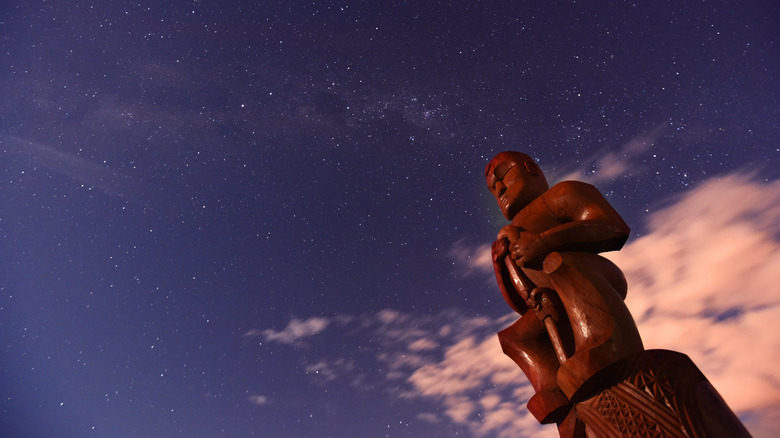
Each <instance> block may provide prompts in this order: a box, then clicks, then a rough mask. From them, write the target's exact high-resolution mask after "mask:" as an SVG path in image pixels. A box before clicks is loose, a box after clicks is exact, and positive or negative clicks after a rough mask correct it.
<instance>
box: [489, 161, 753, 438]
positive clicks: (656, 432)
mask: <svg viewBox="0 0 780 438" xmlns="http://www.w3.org/2000/svg"><path fill="white" fill-rule="evenodd" d="M485 178H486V181H487V185H488V189H489V190H490V192H491V193H492V194H493V195H494V196H495V198H496V200H497V201H498V206H499V208H500V209H501V212H502V213H503V215H504V217H506V219H508V220H509V221H510V223H509V224H508V225H506V226H505V227H503V228H502V229H501V231H500V232H499V233H498V238H497V240H496V241H495V242H494V243H493V247H492V253H493V254H492V255H493V268H494V270H495V273H496V279H497V282H498V286H499V289H500V291H501V294H502V296H503V297H504V300H505V301H506V302H507V304H508V305H509V306H510V307H511V308H512V309H513V310H514V311H515V312H517V313H519V314H520V315H521V316H520V318H519V319H518V320H517V321H516V322H515V323H514V324H512V325H510V326H509V327H507V328H505V329H504V330H502V331H501V332H499V334H498V338H499V341H500V343H501V347H502V349H503V351H504V353H505V354H506V355H507V356H509V357H510V358H512V360H514V361H515V363H517V365H518V366H519V367H520V368H521V369H522V370H523V372H524V373H525V375H526V377H527V378H528V380H529V381H530V382H531V385H532V386H533V388H534V390H535V394H534V396H533V397H531V399H530V400H529V402H528V405H527V407H528V410H529V411H530V412H531V413H532V414H533V415H534V416H535V417H536V419H537V420H538V421H539V422H541V423H545V424H547V423H551V424H552V423H554V424H556V425H557V426H558V431H559V434H560V436H561V437H571V438H574V437H577V438H582V437H623V436H637V437H656V436H657V437H702V438H703V437H748V436H749V434H748V432H747V430H746V429H745V428H744V426H743V425H742V423H740V422H739V420H738V419H737V417H736V415H734V413H733V412H732V411H731V410H730V409H729V408H728V406H727V405H726V404H725V402H723V400H722V399H721V398H720V396H719V395H718V393H717V391H715V389H714V388H713V387H712V385H710V384H709V382H708V381H707V379H706V378H705V377H704V375H703V374H702V373H701V372H700V371H699V369H698V368H697V367H696V365H695V364H693V362H691V361H690V359H689V358H688V357H687V356H685V355H684V354H681V353H676V352H672V351H667V350H645V349H644V347H643V345H642V340H641V337H640V335H639V332H638V330H637V327H636V324H635V323H634V320H633V318H632V317H631V314H630V312H629V311H628V308H626V306H625V304H624V302H623V300H624V299H625V297H626V292H627V285H626V280H625V277H624V276H623V273H622V272H621V271H620V269H619V268H618V267H617V266H615V265H614V264H613V263H612V262H610V261H609V260H607V259H605V258H603V257H601V256H600V255H598V253H600V252H604V251H612V250H619V249H620V248H621V247H622V246H623V244H624V243H625V242H626V240H627V239H628V236H629V232H630V230H629V228H628V226H627V225H626V223H625V222H624V221H623V219H622V218H621V217H620V215H619V214H618V213H617V212H616V211H615V210H614V209H613V208H612V206H611V205H609V203H608V202H607V201H606V199H604V197H603V196H602V195H601V194H600V193H599V191H598V190H597V189H596V188H595V187H593V186H592V185H590V184H586V183H583V182H577V181H564V182H561V183H558V184H556V185H555V186H553V187H549V186H548V183H547V180H546V179H545V177H544V174H543V173H542V171H541V170H540V169H539V167H538V166H537V165H536V163H535V162H534V161H533V159H532V158H531V157H529V156H528V155H526V154H522V153H519V152H502V153H500V154H498V155H497V156H496V157H495V158H493V159H492V160H491V161H490V163H488V165H487V167H486V169H485Z"/></svg>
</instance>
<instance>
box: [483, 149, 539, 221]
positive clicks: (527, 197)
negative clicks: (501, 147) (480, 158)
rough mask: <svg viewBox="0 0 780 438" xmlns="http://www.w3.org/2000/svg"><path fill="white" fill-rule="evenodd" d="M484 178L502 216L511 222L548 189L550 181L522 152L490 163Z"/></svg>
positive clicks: (494, 159)
mask: <svg viewBox="0 0 780 438" xmlns="http://www.w3.org/2000/svg"><path fill="white" fill-rule="evenodd" d="M485 178H486V181H487V185H488V189H489V190H490V192H491V193H492V194H493V196H495V197H496V200H497V201H498V206H499V208H501V213H503V215H504V217H505V218H507V219H509V220H512V218H513V217H515V215H516V214H517V213H519V212H520V210H522V209H523V208H525V206H527V205H528V204H530V203H531V201H533V200H534V199H536V198H537V197H539V196H540V195H541V194H542V193H544V192H545V191H546V190H547V189H548V186H547V179H545V177H544V175H543V174H542V172H541V171H540V170H539V168H538V167H537V166H536V164H535V163H534V162H533V159H531V157H529V156H527V155H525V154H521V153H519V152H502V153H501V154H498V155H497V156H496V157H495V158H493V159H492V160H491V161H490V164H488V167H487V169H486V172H485Z"/></svg>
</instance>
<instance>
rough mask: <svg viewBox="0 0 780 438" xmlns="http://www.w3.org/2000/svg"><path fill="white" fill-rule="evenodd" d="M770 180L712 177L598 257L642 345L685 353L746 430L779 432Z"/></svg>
mask: <svg viewBox="0 0 780 438" xmlns="http://www.w3.org/2000/svg"><path fill="white" fill-rule="evenodd" d="M778 236H780V181H775V182H772V183H769V184H759V183H757V182H755V181H753V180H752V179H751V178H750V177H749V176H747V175H742V174H733V175H727V176H725V177H722V178H716V179H712V180H710V181H707V182H705V183H703V184H701V185H700V186H699V187H698V188H696V189H695V190H692V191H691V192H689V193H687V194H686V195H685V196H684V197H683V198H681V199H680V200H679V201H678V202H676V203H675V204H674V205H672V206H670V207H668V208H666V209H664V210H661V211H659V212H657V213H655V214H654V215H653V216H652V217H651V219H650V223H649V233H648V234H646V235H645V236H643V237H641V238H639V239H637V240H635V241H632V242H630V243H629V244H628V245H626V247H625V248H623V250H622V251H620V252H617V253H610V254H608V255H607V256H608V257H609V258H610V259H612V260H613V261H614V262H615V263H616V264H617V265H618V266H620V267H621V269H623V271H624V272H625V274H626V278H627V279H628V282H629V291H628V297H627V298H626V304H627V305H628V307H629V308H630V309H631V312H632V314H633V315H634V319H635V320H636V322H637V325H638V326H639V331H640V333H641V334H642V338H643V340H644V342H645V347H646V348H666V349H670V350H677V351H681V352H683V353H685V354H687V355H688V356H690V357H691V359H693V361H694V362H696V364H697V365H698V366H699V368H700V369H701V370H702V371H703V372H704V374H705V375H707V377H708V378H709V380H710V381H711V382H712V383H713V385H714V386H715V388H717V389H718V391H719V392H720V394H721V395H722V396H723V398H724V399H725V400H726V402H727V403H728V404H729V405H730V406H731V408H732V409H734V410H735V411H737V413H738V414H741V415H742V416H743V417H745V418H748V419H749V421H748V427H749V428H750V429H751V431H752V432H753V433H754V434H755V435H756V436H761V432H763V431H766V432H768V431H771V430H775V431H776V430H780V418H779V417H778V416H777V415H776V414H774V412H777V411H778V410H780V373H778V372H777V366H776V364H777V363H780V283H779V282H778V278H780V277H778V270H779V269H780V242H778Z"/></svg>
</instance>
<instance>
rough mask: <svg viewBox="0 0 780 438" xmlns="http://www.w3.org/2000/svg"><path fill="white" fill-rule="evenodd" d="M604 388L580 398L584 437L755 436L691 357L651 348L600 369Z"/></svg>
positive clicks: (579, 418) (577, 412)
mask: <svg viewBox="0 0 780 438" xmlns="http://www.w3.org/2000/svg"><path fill="white" fill-rule="evenodd" d="M598 379H599V380H601V382H602V385H601V388H602V389H601V390H600V391H598V392H597V393H595V394H593V395H592V396H591V397H590V398H588V399H587V400H585V401H582V402H580V403H577V404H576V405H575V408H574V410H573V411H574V414H575V415H576V417H577V421H579V422H582V423H584V426H585V427H584V430H585V434H584V435H583V434H582V428H578V430H579V431H580V432H579V434H578V435H570V434H566V435H564V431H563V430H561V436H575V437H576V436H579V437H584V436H587V437H606V438H613V437H614V438H619V437H628V436H632V437H659V438H661V437H672V438H678V437H679V438H694V437H695V438H705V437H707V438H709V437H716V438H717V437H723V438H726V437H730V438H733V437H750V434H749V433H748V431H747V429H745V427H744V426H743V425H742V423H741V422H740V421H739V419H738V418H737V416H736V415H735V414H734V412H732V411H731V409H729V407H728V406H727V405H726V402H725V401H723V399H722V398H721V397H720V395H719V394H718V392H717V391H716V390H715V388H713V387H712V385H711V384H710V382H709V381H708V380H707V379H706V377H704V375H703V374H702V373H701V371H699V369H698V367H697V366H696V365H695V364H694V363H693V362H692V361H691V360H690V359H689V358H688V356H686V355H684V354H681V353H677V352H674V351H668V350H647V351H644V352H642V353H639V354H637V355H634V356H632V357H630V358H628V359H625V360H622V361H620V362H618V363H616V364H614V365H612V366H610V367H608V368H606V369H604V370H603V371H602V372H600V373H599V375H598Z"/></svg>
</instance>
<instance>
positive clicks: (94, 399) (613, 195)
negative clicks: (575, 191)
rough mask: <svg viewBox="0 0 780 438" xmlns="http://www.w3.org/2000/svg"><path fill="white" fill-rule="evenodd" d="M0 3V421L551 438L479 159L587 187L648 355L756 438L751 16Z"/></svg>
mask: <svg viewBox="0 0 780 438" xmlns="http://www.w3.org/2000/svg"><path fill="white" fill-rule="evenodd" d="M14 3H16V2H10V1H9V2H3V4H2V6H0V90H2V91H1V93H2V98H0V396H1V397H0V435H2V436H4V437H55V436H57V437H171V436H182V437H218V436H224V437H249V436H257V437H282V438H286V437H293V438H297V437H384V436H389V437H451V436H464V437H517V436H548V437H552V436H556V432H555V430H554V427H552V428H551V427H540V426H538V425H537V424H536V421H535V420H534V419H533V418H532V417H531V416H530V414H528V413H527V411H526V409H525V403H526V402H527V400H528V398H529V397H530V396H531V395H532V389H531V388H530V385H529V384H528V383H527V382H526V380H525V378H524V376H523V375H522V373H521V372H520V370H519V369H517V368H516V366H515V365H514V363H513V362H512V361H511V360H510V359H509V358H507V357H505V356H503V355H502V354H501V352H500V348H499V345H498V340H497V338H496V337H495V333H496V331H498V330H500V329H501V328H503V327H505V326H507V325H509V324H510V323H511V322H512V321H514V319H516V317H517V315H513V314H511V310H510V309H509V307H508V306H507V305H506V303H504V302H503V300H502V298H501V295H500V293H499V291H498V287H497V286H496V284H495V278H494V277H493V274H492V268H491V267H490V265H489V246H490V243H491V242H492V241H493V240H494V239H495V235H496V233H497V232H498V230H499V229H500V228H501V226H503V225H504V224H505V220H504V219H503V217H502V216H501V213H500V211H499V209H498V206H497V205H496V202H495V200H494V199H493V198H492V196H491V194H490V193H489V192H488V190H487V188H486V186H485V182H484V177H483V170H484V167H485V164H486V163H487V161H488V160H489V159H490V158H491V157H493V156H494V155H495V154H496V153H498V152H501V151H503V150H518V151H521V152H526V153H528V154H530V155H531V156H533V157H534V158H535V159H536V160H537V162H538V163H539V165H540V166H541V168H542V169H543V171H544V172H545V174H546V175H547V177H548V180H550V181H551V183H555V182H559V181H562V180H565V179H579V180H583V181H588V182H590V183H592V184H594V185H596V186H597V187H598V188H599V190H600V191H601V192H602V193H603V194H604V195H605V196H606V197H607V199H608V200H609V201H610V203H612V205H613V206H614V207H615V208H616V209H617V210H618V212H620V214H621V215H622V216H623V218H624V219H625V220H626V222H627V223H628V224H629V225H630V226H631V228H632V236H631V238H630V239H629V241H628V243H627V244H626V246H625V247H624V249H623V250H622V251H621V252H619V253H614V254H608V255H607V256H608V257H610V258H612V259H613V260H615V261H616V263H618V265H619V266H621V268H623V270H624V272H625V273H626V276H627V277H628V281H629V291H628V298H627V303H628V305H629V307H630V309H631V310H632V313H633V314H634V317H635V319H636V320H637V323H638V325H639V328H640V333H641V334H642V336H643V339H644V341H645V346H646V347H648V348H668V349H674V350H679V351H682V352H684V353H686V354H688V355H689V356H691V358H692V359H693V360H694V361H695V362H696V363H697V364H698V365H699V367H700V368H701V369H702V370H703V371H704V372H705V374H706V375H707V376H708V377H709V378H710V380H711V381H712V382H713V384H714V385H715V387H716V388H717V389H718V390H719V391H720V393H721V394H722V395H723V397H724V398H725V399H726V401H727V402H728V403H729V405H730V406H731V407H732V408H733V409H734V410H735V412H737V413H738V414H739V415H740V417H741V418H742V420H743V421H744V422H745V423H746V425H747V427H748V429H749V430H750V431H751V433H753V434H754V435H755V436H756V437H761V436H764V437H769V436H776V435H775V434H776V433H777V432H778V431H780V373H778V371H777V368H776V364H777V363H780V286H778V279H779V277H778V274H777V272H778V270H779V269H780V166H779V165H778V164H780V160H778V158H780V129H779V128H778V120H780V111H779V109H780V105H778V67H779V66H780V62H779V61H778V60H779V59H780V57H778V46H777V43H778V31H777V23H778V22H780V7H779V6H778V3H777V2H774V1H763V2H762V1H746V2H739V3H740V5H739V6H735V5H734V3H736V2H719V1H687V2H672V1H652V2H650V1H645V2H639V1H637V2H617V1H616V2H602V1H592V2H573V1H572V2H563V1H561V2H552V1H538V2H534V1H519V2H498V1H470V2H457V1H452V2H430V1H418V2H412V1H393V2H387V1H356V0H345V1H343V2H334V1H316V2H299V1H258V2H250V1H235V2H214V1H207V0H203V1H138V2H132V3H131V2H118V1H117V2H101V1H94V2H87V1H69V2H65V1H41V0H30V1H26V2H20V4H18V5H17V4H14Z"/></svg>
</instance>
